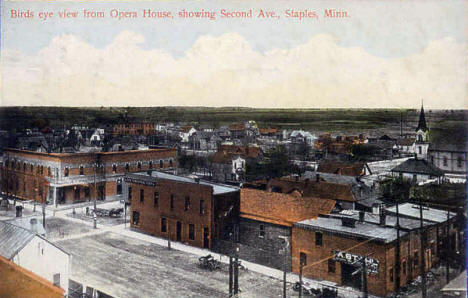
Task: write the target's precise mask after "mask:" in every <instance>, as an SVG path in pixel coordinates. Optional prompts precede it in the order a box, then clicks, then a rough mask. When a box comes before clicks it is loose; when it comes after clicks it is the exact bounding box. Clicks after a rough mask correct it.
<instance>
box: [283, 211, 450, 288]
mask: <svg viewBox="0 0 468 298" xmlns="http://www.w3.org/2000/svg"><path fill="white" fill-rule="evenodd" d="M451 216H454V215H453V214H451ZM424 227H425V228H424V231H425V232H424V235H425V239H426V241H425V251H424V262H425V263H424V268H425V270H426V271H428V270H429V269H431V268H433V267H436V266H438V263H439V261H440V260H441V253H440V252H439V249H440V246H439V245H437V244H438V243H440V242H443V241H445V239H441V236H443V235H442V234H441V233H440V230H441V227H440V226H439V225H437V224H434V223H433V222H432V221H430V220H425V221H424ZM420 241H421V236H420V223H419V220H416V219H411V218H405V217H400V246H399V247H400V249H399V253H398V252H397V251H398V240H397V229H396V217H395V216H391V215H388V214H387V213H386V212H381V213H379V214H372V213H366V212H363V211H361V212H357V211H354V212H353V211H349V212H348V213H347V214H346V213H345V214H338V215H336V214H335V215H330V216H327V217H323V216H322V217H318V218H315V219H308V220H304V221H301V222H299V223H297V224H295V225H294V227H293V229H292V270H293V271H294V272H299V270H300V263H301V260H302V263H303V264H304V267H303V274H304V276H305V277H309V278H313V279H319V280H327V281H331V282H334V283H336V284H337V285H345V286H351V287H354V288H356V289H360V288H361V278H362V275H361V274H354V275H353V274H352V273H353V272H355V271H356V270H357V269H358V268H359V260H361V259H362V258H363V257H364V258H365V260H366V267H367V270H368V275H367V288H368V291H369V293H370V294H373V295H377V296H387V295H389V294H391V293H392V292H394V291H395V290H396V287H397V272H396V270H397V269H396V268H398V266H399V267H400V268H399V269H400V275H399V276H400V282H399V285H400V286H404V285H406V284H408V283H409V282H410V281H412V280H414V279H415V278H416V277H418V276H419V275H420V274H421V267H420V265H421V262H422V253H421V242H420ZM398 255H399V257H398ZM356 261H357V262H356ZM353 263H354V264H353Z"/></svg>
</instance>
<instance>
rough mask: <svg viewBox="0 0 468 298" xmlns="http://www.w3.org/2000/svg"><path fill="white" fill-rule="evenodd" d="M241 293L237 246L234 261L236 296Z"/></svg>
mask: <svg viewBox="0 0 468 298" xmlns="http://www.w3.org/2000/svg"><path fill="white" fill-rule="evenodd" d="M238 293H239V246H237V245H236V256H235V259H234V295H237V294H238Z"/></svg>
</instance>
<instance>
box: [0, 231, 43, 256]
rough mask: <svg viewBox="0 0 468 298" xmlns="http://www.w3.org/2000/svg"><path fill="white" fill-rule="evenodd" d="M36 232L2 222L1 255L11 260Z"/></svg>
mask: <svg viewBox="0 0 468 298" xmlns="http://www.w3.org/2000/svg"><path fill="white" fill-rule="evenodd" d="M34 236H35V234H34V233H33V232H31V231H28V230H26V229H23V228H20V227H18V226H15V225H13V224H10V223H7V222H0V255H2V256H3V257H4V258H6V259H8V260H11V259H12V258H13V257H14V256H15V255H16V254H17V253H18V252H19V251H20V250H21V249H22V248H23V247H25V246H26V244H28V243H29V241H31V240H32V239H33V238H34Z"/></svg>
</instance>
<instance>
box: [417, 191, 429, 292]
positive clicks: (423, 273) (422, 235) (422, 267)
mask: <svg viewBox="0 0 468 298" xmlns="http://www.w3.org/2000/svg"><path fill="white" fill-rule="evenodd" d="M419 223H420V229H421V232H420V243H421V263H420V264H419V271H420V272H421V280H422V283H421V287H422V288H421V292H422V298H426V297H427V289H426V262H425V254H426V251H425V249H426V248H425V246H426V245H425V244H426V243H425V242H426V235H425V233H424V221H423V206H422V198H421V197H419Z"/></svg>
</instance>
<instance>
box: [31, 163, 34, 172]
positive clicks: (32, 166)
mask: <svg viewBox="0 0 468 298" xmlns="http://www.w3.org/2000/svg"><path fill="white" fill-rule="evenodd" d="M32 172H34V165H33V164H31V173H32Z"/></svg>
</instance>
